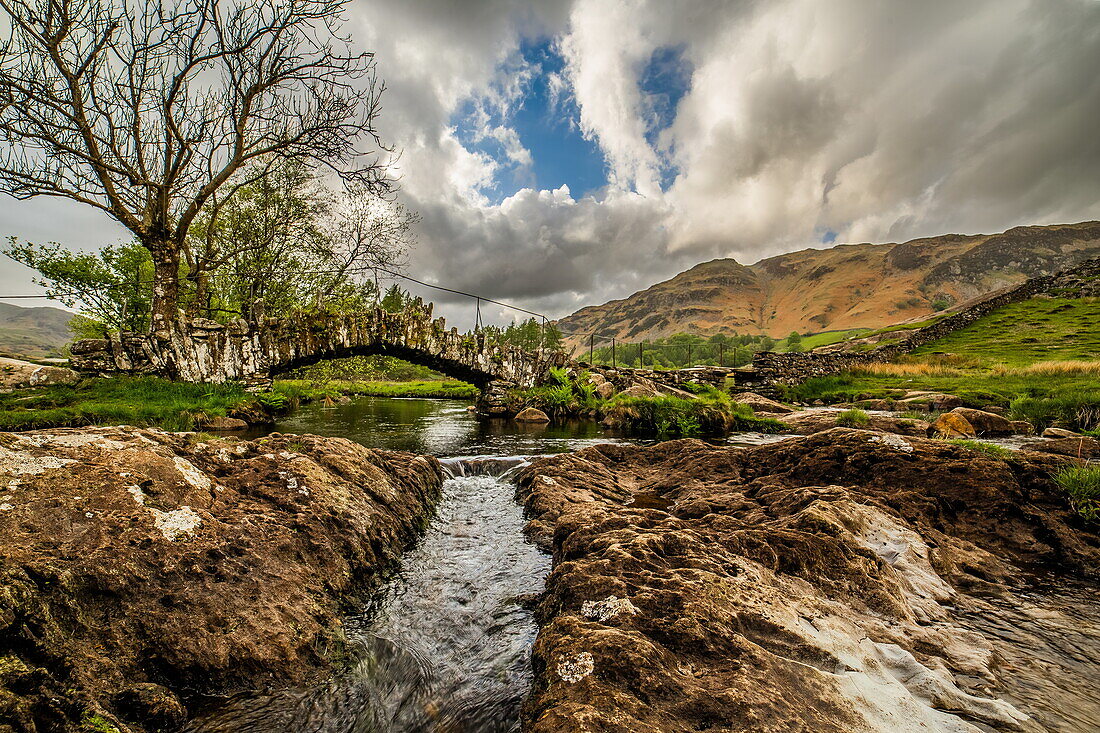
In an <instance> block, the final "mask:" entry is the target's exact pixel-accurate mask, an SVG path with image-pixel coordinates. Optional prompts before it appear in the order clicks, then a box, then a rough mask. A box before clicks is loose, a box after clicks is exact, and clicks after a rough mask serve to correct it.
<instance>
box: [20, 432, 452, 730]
mask: <svg viewBox="0 0 1100 733" xmlns="http://www.w3.org/2000/svg"><path fill="white" fill-rule="evenodd" d="M441 482H442V470H441V468H440V466H439V464H438V462H437V461H435V460H434V459H428V458H423V457H418V456H414V455H412V454H406V453H396V452H386V451H376V450H370V449H367V448H364V447H362V446H360V445H359V444H357V443H353V442H351V441H348V440H343V439H339V438H318V437H316V436H309V435H304V436H287V435H279V434H272V435H271V436H269V437H268V438H265V439H262V440H256V441H238V440H236V439H232V438H230V439H220V440H219V439H214V440H209V441H199V440H198V439H197V438H196V437H195V436H194V435H188V434H170V433H164V432H161V431H157V430H138V429H133V428H99V429H86V430H52V431H43V432H37V433H22V434H0V730H6V731H19V732H22V731H39V732H41V731H66V732H67V731H86V730H101V729H102V730H115V729H117V730H119V731H122V732H123V733H131V732H132V733H137V732H139V731H152V730H159V729H161V728H162V727H174V726H177V725H178V724H179V723H180V722H181V721H182V720H183V719H184V718H185V717H186V716H187V715H188V713H189V712H193V709H194V707H195V705H196V704H197V702H198V701H200V700H202V699H204V698H205V699H208V698H207V696H211V695H218V694H222V693H229V692H233V691H235V690H241V689H258V688H263V687H265V686H279V685H282V684H287V683H298V682H302V681H304V680H307V679H311V678H315V677H319V676H321V675H323V674H324V673H325V670H326V669H327V668H328V666H329V665H330V663H331V661H332V660H333V659H335V658H339V656H340V654H341V647H342V636H343V634H342V631H341V627H340V623H339V615H340V613H341V609H342V603H343V601H345V600H351V599H352V598H353V597H356V595H357V594H358V592H359V591H361V590H366V589H367V588H369V587H371V586H372V585H373V583H374V582H375V581H376V580H377V579H378V576H379V574H380V573H381V572H382V571H383V570H385V569H387V568H388V567H389V566H391V565H392V564H393V562H394V561H395V560H396V558H397V556H398V554H399V553H400V551H401V550H402V549H403V547H405V546H406V545H407V544H408V543H409V542H411V541H412V540H413V539H414V538H415V537H416V535H417V533H418V532H419V530H420V529H421V528H422V527H423V525H424V523H425V521H426V518H427V516H428V514H429V512H430V511H431V508H432V506H433V503H434V501H435V499H436V497H437V496H438V493H439V490H440V485H441ZM96 725H100V726H101V727H100V728H96V727H94V726H96Z"/></svg>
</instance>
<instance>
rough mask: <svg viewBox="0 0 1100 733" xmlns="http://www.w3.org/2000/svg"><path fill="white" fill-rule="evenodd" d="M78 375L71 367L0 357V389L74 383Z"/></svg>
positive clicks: (78, 379)
mask: <svg viewBox="0 0 1100 733" xmlns="http://www.w3.org/2000/svg"><path fill="white" fill-rule="evenodd" d="M79 381H80V375H79V374H77V373H76V372H74V371H73V370H72V369H64V368H62V367H55V366H43V365H42V364H32V363H31V362H29V361H23V360H21V359H9V358H7V357H0V390H12V389H23V388H26V387H48V386H50V385H55V384H76V383H77V382H79Z"/></svg>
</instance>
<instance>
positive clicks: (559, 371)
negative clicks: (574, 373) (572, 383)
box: [550, 367, 569, 387]
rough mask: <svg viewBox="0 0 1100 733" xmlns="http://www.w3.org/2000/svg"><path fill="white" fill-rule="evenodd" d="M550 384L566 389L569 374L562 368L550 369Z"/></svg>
mask: <svg viewBox="0 0 1100 733" xmlns="http://www.w3.org/2000/svg"><path fill="white" fill-rule="evenodd" d="M550 383H551V384H556V385H557V386H559V387H568V386H569V372H568V371H567V370H566V369H564V368H563V367H550Z"/></svg>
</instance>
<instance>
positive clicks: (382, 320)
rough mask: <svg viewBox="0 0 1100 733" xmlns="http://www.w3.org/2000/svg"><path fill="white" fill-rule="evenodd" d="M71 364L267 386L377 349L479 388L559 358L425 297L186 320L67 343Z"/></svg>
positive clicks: (525, 376) (535, 376) (540, 376)
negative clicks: (357, 308) (458, 323)
mask: <svg viewBox="0 0 1100 733" xmlns="http://www.w3.org/2000/svg"><path fill="white" fill-rule="evenodd" d="M71 351H72V359H71V364H72V366H73V368H74V369H77V370H78V371H82V372H91V373H96V374H105V375H112V374H155V375H159V376H163V377H167V378H170V379H178V380H181V381H187V382H196V383H204V382H214V383H218V382H227V381H243V382H246V383H252V384H265V383H269V382H270V379H271V377H272V376H275V375H277V374H280V373H282V372H286V371H288V370H291V369H294V368H296V367H301V366H307V365H309V364H313V363H316V362H318V361H323V360H326V359H338V358H343V357H349V356H360V355H373V354H381V355H386V356H395V357H398V358H401V359H404V360H406V361H410V362H412V363H414V364H422V365H424V366H427V367H430V368H432V369H435V370H436V371H439V372H441V373H443V374H446V375H448V376H451V377H454V378H456V379H461V380H463V381H467V382H470V383H472V384H474V385H476V386H477V387H478V388H480V389H482V390H483V391H484V390H485V389H486V388H487V387H488V385H489V384H490V383H492V382H507V383H511V384H514V385H516V386H519V387H532V386H534V385H536V384H538V383H540V382H542V381H544V379H545V377H546V375H547V374H548V372H549V370H550V368H551V367H554V366H561V365H563V364H564V363H566V361H567V358H566V356H565V354H563V353H561V352H555V351H544V352H539V353H535V352H528V351H525V350H523V349H520V348H518V347H515V346H509V345H500V344H494V343H490V342H489V341H488V340H487V339H486V338H485V335H484V334H480V333H474V334H464V333H460V332H459V331H458V330H457V329H454V328H452V329H447V328H446V324H445V322H444V320H443V319H442V318H433V317H432V306H431V304H426V305H425V304H423V303H421V302H414V303H413V304H411V305H410V306H409V307H407V308H405V309H404V310H403V311H401V312H399V313H390V312H388V311H385V310H383V309H381V308H372V309H370V310H367V311H364V312H362V313H356V314H353V315H343V316H337V315H325V314H322V315H297V314H296V315H293V316H289V317H286V318H268V319H265V320H264V321H263V322H262V323H261V324H258V325H249V324H248V323H246V322H244V321H243V320H237V321H233V322H230V323H228V324H221V323H216V322H214V321H209V320H205V319H191V320H188V321H183V322H181V323H180V324H178V326H177V328H176V329H175V333H172V334H166V333H160V334H140V335H139V334H130V333H122V334H120V335H118V336H112V337H110V338H106V339H85V340H82V341H77V342H76V343H75V344H73V346H72V348H71Z"/></svg>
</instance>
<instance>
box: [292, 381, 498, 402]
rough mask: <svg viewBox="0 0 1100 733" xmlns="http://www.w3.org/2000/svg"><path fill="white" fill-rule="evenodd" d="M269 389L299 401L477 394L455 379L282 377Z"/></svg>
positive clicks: (462, 397)
mask: <svg viewBox="0 0 1100 733" xmlns="http://www.w3.org/2000/svg"><path fill="white" fill-rule="evenodd" d="M272 391H273V392H275V393H277V394H283V395H285V396H287V397H288V398H292V399H296V400H298V401H300V402H314V401H324V400H331V399H335V398H337V397H341V396H348V397H421V398H438V399H452V400H472V399H476V398H477V395H478V389H477V387H475V386H474V385H472V384H469V383H467V382H460V381H458V380H456V379H447V380H416V381H409V382H377V381H358V380H346V379H337V380H332V381H331V382H326V383H323V384H316V383H312V382H310V381H308V380H305V379H281V380H277V381H276V382H275V384H274V386H273V388H272Z"/></svg>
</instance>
